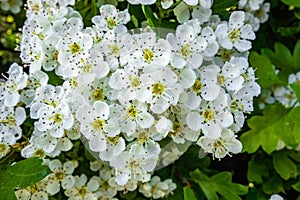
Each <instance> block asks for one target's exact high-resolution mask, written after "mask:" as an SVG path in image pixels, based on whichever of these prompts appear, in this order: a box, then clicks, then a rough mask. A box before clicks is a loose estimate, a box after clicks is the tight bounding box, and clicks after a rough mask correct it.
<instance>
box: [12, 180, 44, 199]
mask: <svg viewBox="0 0 300 200" xmlns="http://www.w3.org/2000/svg"><path fill="white" fill-rule="evenodd" d="M47 182H48V180H47V178H44V179H43V180H41V181H40V182H38V183H36V184H34V185H32V186H29V187H27V188H25V189H19V190H16V191H15V195H16V197H17V199H18V200H29V199H31V200H48V199H49V194H48V193H47V191H46V185H47Z"/></svg>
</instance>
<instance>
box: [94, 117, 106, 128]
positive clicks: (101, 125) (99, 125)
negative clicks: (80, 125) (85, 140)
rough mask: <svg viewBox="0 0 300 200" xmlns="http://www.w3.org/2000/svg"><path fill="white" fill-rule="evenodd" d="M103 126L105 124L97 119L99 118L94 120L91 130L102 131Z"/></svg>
mask: <svg viewBox="0 0 300 200" xmlns="http://www.w3.org/2000/svg"><path fill="white" fill-rule="evenodd" d="M105 124H106V122H105V121H104V120H101V119H99V118H97V119H95V120H94V121H93V122H92V123H91V125H92V127H93V129H94V130H97V131H101V130H103V128H104V126H105Z"/></svg>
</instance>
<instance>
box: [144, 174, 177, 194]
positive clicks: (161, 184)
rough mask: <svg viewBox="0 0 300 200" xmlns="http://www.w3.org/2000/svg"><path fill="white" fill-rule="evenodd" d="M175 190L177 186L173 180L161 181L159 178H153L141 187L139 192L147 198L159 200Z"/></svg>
mask: <svg viewBox="0 0 300 200" xmlns="http://www.w3.org/2000/svg"><path fill="white" fill-rule="evenodd" d="M175 189H176V184H175V183H173V182H172V180H171V179H166V180H164V181H161V180H160V178H159V177H158V176H153V177H152V178H151V180H150V181H149V182H147V183H143V184H142V185H140V187H139V192H141V193H142V194H143V195H144V196H146V197H147V198H151V197H152V198H153V199H159V198H164V197H166V196H168V195H169V194H172V192H173V190H175Z"/></svg>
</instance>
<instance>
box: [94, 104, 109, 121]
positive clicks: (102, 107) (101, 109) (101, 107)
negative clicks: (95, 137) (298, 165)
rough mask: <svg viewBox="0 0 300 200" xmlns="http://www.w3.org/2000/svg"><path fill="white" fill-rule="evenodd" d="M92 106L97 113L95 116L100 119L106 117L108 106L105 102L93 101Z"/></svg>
mask: <svg viewBox="0 0 300 200" xmlns="http://www.w3.org/2000/svg"><path fill="white" fill-rule="evenodd" d="M94 108H95V111H96V113H97V116H99V117H100V119H104V120H106V119H108V116H109V107H108V105H107V103H105V102H104V101H96V102H95V103H94Z"/></svg>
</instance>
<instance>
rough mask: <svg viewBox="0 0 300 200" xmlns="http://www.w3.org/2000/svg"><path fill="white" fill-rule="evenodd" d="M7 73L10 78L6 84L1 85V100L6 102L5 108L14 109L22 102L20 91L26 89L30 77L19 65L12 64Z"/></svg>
mask: <svg viewBox="0 0 300 200" xmlns="http://www.w3.org/2000/svg"><path fill="white" fill-rule="evenodd" d="M7 73H8V74H9V78H8V79H7V80H6V81H5V82H4V83H1V85H2V87H1V89H2V91H1V96H0V99H3V100H4V105H5V106H7V107H13V106H16V105H17V103H18V102H19V100H20V94H19V91H20V90H21V89H23V88H25V87H26V83H27V78H28V76H27V74H26V73H25V72H23V68H22V67H21V66H19V65H18V64H17V63H14V64H12V65H11V66H10V68H9V70H8V72H7Z"/></svg>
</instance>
